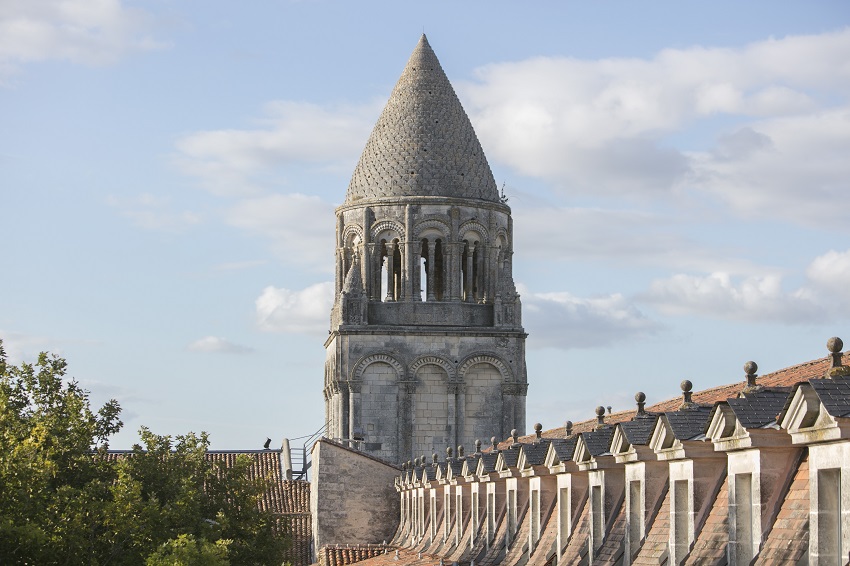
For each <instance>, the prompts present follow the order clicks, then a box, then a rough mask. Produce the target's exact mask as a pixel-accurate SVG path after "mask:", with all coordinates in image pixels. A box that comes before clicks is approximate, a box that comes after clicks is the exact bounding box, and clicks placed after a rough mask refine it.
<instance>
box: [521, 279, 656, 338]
mask: <svg viewBox="0 0 850 566" xmlns="http://www.w3.org/2000/svg"><path fill="white" fill-rule="evenodd" d="M519 290H520V293H521V295H522V305H523V325H524V326H525V327H526V329H527V330H528V331H529V333H532V334H534V340H533V341H531V342H529V346H530V347H542V348H545V347H550V348H559V349H563V350H568V349H572V348H598V347H603V346H610V345H612V344H615V343H617V342H619V341H621V340H624V339H635V338H645V337H649V336H652V335H654V334H656V333H657V332H658V331H659V330H661V325H660V324H659V323H658V322H656V321H654V320H652V319H650V318H649V317H648V316H646V315H645V314H644V313H642V312H641V311H640V310H639V309H638V308H637V307H636V306H635V305H634V304H633V303H631V302H630V301H629V300H628V299H627V298H626V297H624V296H623V295H620V294H613V295H607V296H600V297H589V298H585V297H575V296H573V295H571V294H569V293H566V292H557V293H532V292H530V291H529V290H528V289H527V288H525V287H524V286H519Z"/></svg>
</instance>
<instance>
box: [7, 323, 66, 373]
mask: <svg viewBox="0 0 850 566" xmlns="http://www.w3.org/2000/svg"><path fill="white" fill-rule="evenodd" d="M0 340H2V341H3V349H4V350H5V351H6V356H7V359H8V361H9V362H11V363H12V364H15V365H18V364H20V363H21V362H27V363H35V361H36V359H37V358H38V354H39V353H41V352H51V353H53V354H57V355H61V354H62V350H61V348H59V346H58V344H57V343H56V342H55V341H53V340H51V339H49V338H47V337H45V336H35V335H32V334H24V333H22V332H13V331H11V330H3V329H0Z"/></svg>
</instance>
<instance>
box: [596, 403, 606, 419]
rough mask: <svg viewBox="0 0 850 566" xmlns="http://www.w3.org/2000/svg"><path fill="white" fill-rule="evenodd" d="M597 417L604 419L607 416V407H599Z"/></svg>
mask: <svg viewBox="0 0 850 566" xmlns="http://www.w3.org/2000/svg"><path fill="white" fill-rule="evenodd" d="M596 416H597V417H604V416H605V407H603V406H602V405H599V406H598V407H596Z"/></svg>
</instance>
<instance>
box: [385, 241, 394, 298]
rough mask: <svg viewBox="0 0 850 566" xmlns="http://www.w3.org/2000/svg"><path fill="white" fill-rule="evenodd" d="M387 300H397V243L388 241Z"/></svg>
mask: <svg viewBox="0 0 850 566" xmlns="http://www.w3.org/2000/svg"><path fill="white" fill-rule="evenodd" d="M386 266H387V296H386V298H385V299H384V300H385V301H387V302H391V301H394V300H395V277H394V276H395V273H394V271H395V244H391V243H389V242H387V261H386Z"/></svg>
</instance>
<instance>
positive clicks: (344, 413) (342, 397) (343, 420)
mask: <svg viewBox="0 0 850 566" xmlns="http://www.w3.org/2000/svg"><path fill="white" fill-rule="evenodd" d="M337 387H338V390H339V395H338V397H339V413H337V414H338V415H339V423H340V438H342V439H347V438H351V428H350V416H351V410H350V409H351V406H350V405H349V402H348V401H349V397H350V396H349V394H348V382H347V381H339V382H337Z"/></svg>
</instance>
